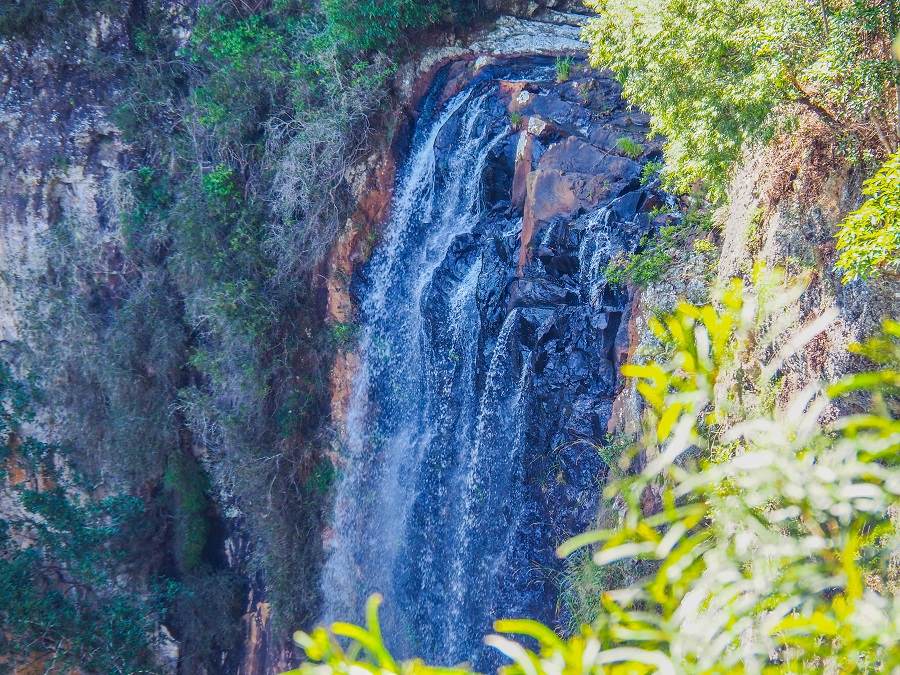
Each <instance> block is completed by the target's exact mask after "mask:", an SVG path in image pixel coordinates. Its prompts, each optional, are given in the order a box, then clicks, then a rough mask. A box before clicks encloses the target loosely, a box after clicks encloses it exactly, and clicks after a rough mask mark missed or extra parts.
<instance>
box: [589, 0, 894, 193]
mask: <svg viewBox="0 0 900 675" xmlns="http://www.w3.org/2000/svg"><path fill="white" fill-rule="evenodd" d="M588 4H589V6H590V7H591V8H592V9H594V10H595V11H596V12H597V16H596V17H595V18H593V19H591V21H590V23H589V24H588V26H587V27H586V29H585V32H584V36H585V38H586V39H587V41H588V42H589V43H590V46H591V51H590V57H591V62H592V64H593V65H594V66H597V67H608V68H611V69H612V70H613V71H614V73H615V74H616V76H617V77H618V78H619V80H620V81H621V82H622V84H623V93H624V95H625V97H626V98H627V99H628V100H630V101H631V102H633V103H634V104H635V105H637V106H638V107H640V108H641V109H643V110H644V111H646V112H647V113H649V114H650V116H651V123H652V125H653V128H654V130H655V131H658V132H659V133H660V134H661V135H662V136H663V137H665V139H666V147H665V149H666V161H667V164H668V167H669V171H668V177H669V181H670V183H671V185H672V186H673V187H674V188H675V189H678V190H684V191H688V190H691V189H694V188H695V187H696V186H697V184H698V183H702V184H704V185H705V186H706V187H707V188H708V190H709V196H710V197H711V198H712V199H714V200H718V199H722V198H724V188H725V184H726V182H727V180H728V177H729V175H730V170H731V167H732V165H733V164H734V162H735V161H736V160H737V159H738V158H739V156H740V153H741V150H742V148H743V147H744V146H745V145H747V144H754V143H759V142H765V141H766V140H767V139H769V138H770V137H771V136H772V134H773V133H775V131H776V130H777V129H778V128H779V127H780V126H781V127H782V128H784V127H786V126H788V119H789V116H790V115H789V113H790V109H789V108H790V107H791V106H795V107H798V108H799V109H803V110H805V111H807V112H809V114H811V115H814V116H816V117H818V118H819V119H821V120H822V121H823V122H824V123H825V124H826V125H828V126H829V127H831V128H832V129H833V130H834V133H835V134H836V135H847V136H849V137H850V138H851V139H854V140H855V141H856V145H857V148H860V147H862V148H873V149H875V150H876V151H877V152H881V153H888V152H891V151H892V150H894V149H895V148H896V144H897V142H898V138H897V132H896V120H897V118H898V115H900V110H898V109H897V106H896V105H895V104H894V102H893V98H892V96H891V94H892V92H893V90H894V88H895V86H896V85H897V81H898V71H897V69H896V68H895V67H894V66H893V65H892V63H891V59H890V48H889V45H890V41H891V38H892V36H893V33H894V32H895V31H896V16H894V15H893V14H892V12H893V10H892V9H891V8H892V7H893V5H892V3H890V2H878V3H864V2H840V3H839V2H832V1H831V0H826V1H823V2H819V3H793V2H787V1H786V0H703V1H702V2H694V3H687V2H683V1H681V0H665V1H664V2H655V3H652V2H651V3H644V2H637V3H636V2H630V0H591V1H590V2H589V3H588Z"/></svg>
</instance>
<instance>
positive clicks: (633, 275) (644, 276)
mask: <svg viewBox="0 0 900 675" xmlns="http://www.w3.org/2000/svg"><path fill="white" fill-rule="evenodd" d="M684 239H685V230H684V228H683V227H682V226H680V225H665V226H663V227H661V228H660V230H659V234H658V235H656V236H649V235H648V236H645V237H644V238H643V239H642V240H641V243H640V247H639V248H638V251H637V252H636V253H633V254H632V255H630V256H619V257H616V258H613V259H612V260H611V261H610V262H609V264H608V265H607V266H606V272H605V274H606V280H607V281H608V282H609V283H611V284H623V283H625V282H628V283H632V284H635V285H637V286H647V285H649V284H652V283H653V282H654V281H659V280H660V279H662V278H663V276H664V275H665V273H666V272H667V271H668V270H669V269H670V267H671V264H672V255H673V252H674V250H675V249H676V248H677V247H680V246H681V245H682V242H683V241H684Z"/></svg>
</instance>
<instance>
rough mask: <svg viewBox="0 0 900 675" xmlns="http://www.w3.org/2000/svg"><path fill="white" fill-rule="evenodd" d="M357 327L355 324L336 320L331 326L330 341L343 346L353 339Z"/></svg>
mask: <svg viewBox="0 0 900 675" xmlns="http://www.w3.org/2000/svg"><path fill="white" fill-rule="evenodd" d="M358 329H359V327H358V326H356V325H355V324H352V323H341V322H338V323H336V324H334V325H333V326H332V327H331V341H332V342H333V343H334V344H335V346H338V347H342V346H345V345H347V343H349V342H351V341H352V340H353V338H354V337H355V336H356V333H357V331H358Z"/></svg>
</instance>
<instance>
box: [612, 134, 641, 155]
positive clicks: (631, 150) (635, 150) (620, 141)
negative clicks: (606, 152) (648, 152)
mask: <svg viewBox="0 0 900 675" xmlns="http://www.w3.org/2000/svg"><path fill="white" fill-rule="evenodd" d="M616 148H617V149H618V151H619V152H621V153H622V154H623V155H625V156H626V157H631V159H637V158H638V157H640V156H641V155H642V154H644V146H643V145H641V144H640V143H638V142H637V141H636V140H634V139H633V138H629V137H628V136H621V137H620V138H617V139H616Z"/></svg>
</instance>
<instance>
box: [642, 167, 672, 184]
mask: <svg viewBox="0 0 900 675" xmlns="http://www.w3.org/2000/svg"><path fill="white" fill-rule="evenodd" d="M665 166H666V165H665V163H664V162H647V163H646V164H644V166H643V167H641V185H647V184H648V183H649V182H650V181H651V180H653V177H654V176H656V175H658V174H659V173H661V172H662V170H663V169H664V168H665Z"/></svg>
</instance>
